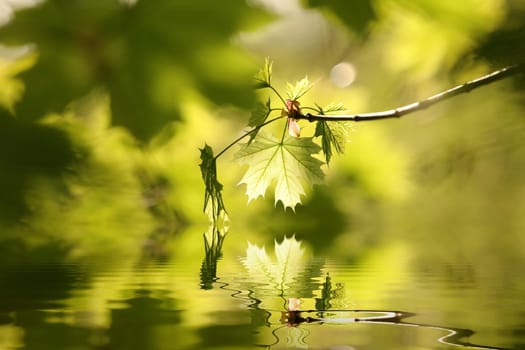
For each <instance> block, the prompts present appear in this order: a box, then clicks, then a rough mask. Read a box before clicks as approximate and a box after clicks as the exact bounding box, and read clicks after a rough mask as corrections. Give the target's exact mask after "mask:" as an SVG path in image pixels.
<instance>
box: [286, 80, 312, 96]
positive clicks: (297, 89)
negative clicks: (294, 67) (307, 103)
mask: <svg viewBox="0 0 525 350" xmlns="http://www.w3.org/2000/svg"><path fill="white" fill-rule="evenodd" d="M313 85H314V84H312V83H310V81H309V80H308V77H304V78H303V79H301V80H299V81H298V82H297V83H295V85H292V84H290V83H288V84H286V93H287V95H288V98H289V99H290V100H292V101H296V100H298V99H299V98H301V97H302V96H303V95H304V94H306V93H307V92H308V91H309V90H310V89H311V88H312V86H313Z"/></svg>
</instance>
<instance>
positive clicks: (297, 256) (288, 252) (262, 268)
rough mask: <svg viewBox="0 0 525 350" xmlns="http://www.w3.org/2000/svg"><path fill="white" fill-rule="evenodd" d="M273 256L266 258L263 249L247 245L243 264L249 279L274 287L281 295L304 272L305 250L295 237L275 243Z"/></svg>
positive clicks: (266, 255)
mask: <svg viewBox="0 0 525 350" xmlns="http://www.w3.org/2000/svg"><path fill="white" fill-rule="evenodd" d="M274 255H275V259H273V258H272V257H270V256H268V254H267V253H266V249H265V248H264V247H262V248H260V247H258V246H256V245H253V244H251V243H248V248H247V249H246V257H245V258H244V259H243V264H244V266H245V267H246V269H247V270H248V274H249V276H250V277H251V278H253V279H255V280H257V282H258V283H264V284H270V285H272V286H275V287H276V288H277V289H278V291H280V292H281V293H283V292H284V290H285V289H287V288H288V287H290V285H292V284H293V283H294V282H295V283H297V277H299V275H300V274H301V273H302V272H303V271H304V270H305V267H306V259H305V258H306V255H305V250H304V248H302V247H301V242H299V241H297V240H296V239H295V236H292V237H291V238H287V237H285V238H284V239H283V241H282V242H281V243H278V242H277V241H275V248H274Z"/></svg>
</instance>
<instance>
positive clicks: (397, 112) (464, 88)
mask: <svg viewBox="0 0 525 350" xmlns="http://www.w3.org/2000/svg"><path fill="white" fill-rule="evenodd" d="M523 72H525V63H521V64H516V65H513V66H509V67H505V68H502V69H500V70H497V71H495V72H492V73H490V74H487V75H484V76H482V77H480V78H477V79H474V80H471V81H468V82H466V83H464V84H462V85H458V86H455V87H453V88H451V89H448V90H446V91H442V92H440V93H438V94H436V95H433V96H430V97H428V98H426V99H424V100H422V101H419V102H414V103H411V104H408V105H405V106H402V107H398V108H395V109H390V110H387V111H381V112H372V113H362V114H340V115H323V114H321V115H319V114H312V113H306V114H302V113H296V114H295V115H294V118H295V119H307V120H308V121H310V122H313V121H316V120H324V121H345V120H347V121H354V122H360V121H367V120H379V119H388V118H400V117H402V116H404V115H406V114H409V113H414V112H417V111H421V110H424V109H426V108H428V107H430V106H432V105H434V104H436V103H438V102H442V101H444V100H446V99H449V98H451V97H454V96H457V95H460V94H463V93H467V92H470V91H472V90H474V89H477V88H478V87H481V86H484V85H487V84H490V83H493V82H495V81H498V80H501V79H505V78H507V77H510V76H513V75H516V74H519V73H523Z"/></svg>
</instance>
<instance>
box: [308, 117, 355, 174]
mask: <svg viewBox="0 0 525 350" xmlns="http://www.w3.org/2000/svg"><path fill="white" fill-rule="evenodd" d="M349 129H350V123H348V122H343V121H341V122H329V121H324V120H320V121H318V122H317V126H316V128H315V136H316V137H317V136H321V145H322V147H323V153H324V155H325V159H326V164H330V159H331V158H332V147H333V148H334V149H335V151H336V152H337V153H339V154H342V153H344V152H345V148H346V143H347V142H348V131H349Z"/></svg>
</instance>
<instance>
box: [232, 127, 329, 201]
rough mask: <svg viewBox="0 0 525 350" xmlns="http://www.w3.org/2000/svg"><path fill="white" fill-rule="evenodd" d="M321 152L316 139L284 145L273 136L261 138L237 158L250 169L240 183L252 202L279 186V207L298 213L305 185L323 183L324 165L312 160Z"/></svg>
mask: <svg viewBox="0 0 525 350" xmlns="http://www.w3.org/2000/svg"><path fill="white" fill-rule="evenodd" d="M319 151H320V147H319V146H318V145H316V144H315V143H314V142H313V141H312V138H306V137H303V138H295V137H289V136H286V137H285V138H284V139H283V141H282V142H280V141H279V140H277V139H276V138H275V137H273V136H272V135H264V134H259V136H258V137H257V138H256V139H255V140H254V141H253V142H252V143H250V144H244V145H242V148H241V150H239V152H237V153H236V154H235V158H236V159H237V160H238V161H239V162H240V163H241V164H248V165H249V168H248V170H247V171H246V174H245V175H244V177H243V178H242V180H241V181H240V183H245V184H246V185H247V187H246V193H247V195H248V199H249V201H251V200H253V199H256V198H257V197H259V196H263V197H264V195H265V193H266V190H267V188H268V187H269V186H270V185H271V184H272V183H273V182H276V186H275V203H277V202H278V201H281V202H282V203H283V206H284V208H287V207H290V208H292V209H295V206H296V205H297V204H298V203H301V195H304V194H305V191H304V185H303V183H304V182H306V183H307V184H308V185H313V184H318V183H321V182H322V181H323V178H324V174H323V172H322V170H321V164H322V162H321V161H320V160H319V159H317V158H314V157H312V154H316V153H318V152H319Z"/></svg>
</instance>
